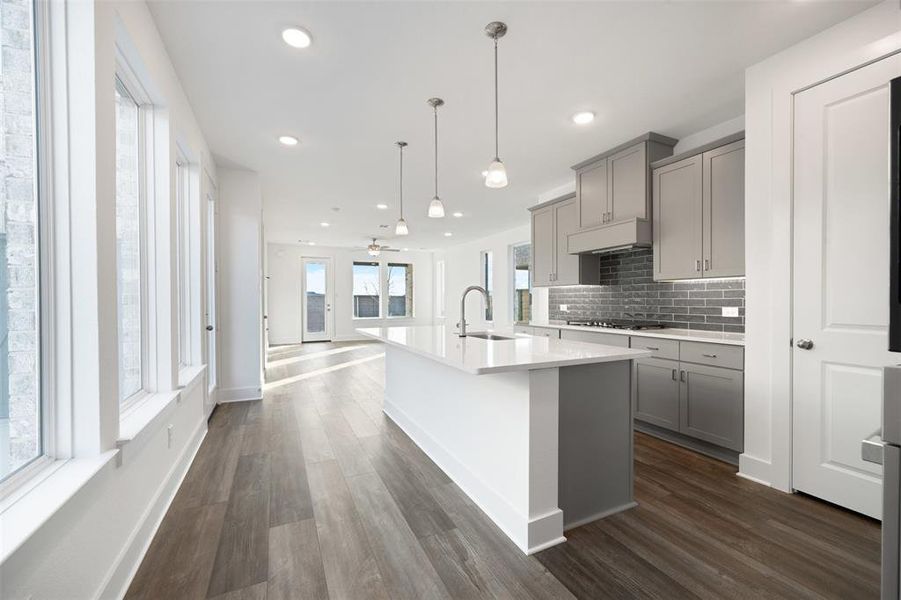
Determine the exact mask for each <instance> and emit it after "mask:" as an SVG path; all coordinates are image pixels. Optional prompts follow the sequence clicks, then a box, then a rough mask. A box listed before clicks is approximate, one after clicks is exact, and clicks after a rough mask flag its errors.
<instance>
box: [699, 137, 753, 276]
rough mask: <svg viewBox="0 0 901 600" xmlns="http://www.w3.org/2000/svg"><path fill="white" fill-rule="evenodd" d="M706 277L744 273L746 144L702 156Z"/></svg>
mask: <svg viewBox="0 0 901 600" xmlns="http://www.w3.org/2000/svg"><path fill="white" fill-rule="evenodd" d="M703 160H704V225H703V231H704V264H703V266H702V269H703V270H704V276H705V277H734V276H741V275H744V274H745V141H744V140H739V141H737V142H733V143H731V144H727V145H725V146H722V147H720V148H716V149H714V150H710V151H709V152H705V153H704V154H703Z"/></svg>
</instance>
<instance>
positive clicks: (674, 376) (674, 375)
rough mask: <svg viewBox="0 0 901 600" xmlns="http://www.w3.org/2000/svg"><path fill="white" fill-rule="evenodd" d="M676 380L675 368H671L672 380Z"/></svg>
mask: <svg viewBox="0 0 901 600" xmlns="http://www.w3.org/2000/svg"><path fill="white" fill-rule="evenodd" d="M675 380H676V369H673V381H675Z"/></svg>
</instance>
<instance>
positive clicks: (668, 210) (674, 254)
mask: <svg viewBox="0 0 901 600" xmlns="http://www.w3.org/2000/svg"><path fill="white" fill-rule="evenodd" d="M701 163H702V161H701V156H700V155H699V156H691V157H689V158H686V159H685V160H680V161H679V162H675V163H672V164H669V165H666V166H664V167H660V168H658V169H654V176H653V187H654V279H655V280H658V279H692V278H696V277H701V222H702V216H701V207H702V201H701V195H702V191H701V188H702V186H701V172H702V170H701Z"/></svg>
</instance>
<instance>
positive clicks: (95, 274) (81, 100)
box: [0, 2, 216, 599]
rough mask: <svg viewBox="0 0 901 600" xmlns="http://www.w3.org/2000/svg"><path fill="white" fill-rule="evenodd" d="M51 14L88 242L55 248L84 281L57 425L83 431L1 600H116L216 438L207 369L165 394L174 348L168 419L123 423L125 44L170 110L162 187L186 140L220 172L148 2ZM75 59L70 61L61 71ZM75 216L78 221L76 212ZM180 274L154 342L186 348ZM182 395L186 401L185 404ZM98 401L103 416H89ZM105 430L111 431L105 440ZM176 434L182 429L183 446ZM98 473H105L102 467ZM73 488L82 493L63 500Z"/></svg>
mask: <svg viewBox="0 0 901 600" xmlns="http://www.w3.org/2000/svg"><path fill="white" fill-rule="evenodd" d="M49 5H50V6H51V8H52V10H51V21H52V28H53V29H52V30H53V37H52V40H53V44H52V56H53V57H54V63H53V65H54V66H53V68H52V72H53V75H54V77H56V76H57V75H59V74H60V71H57V69H60V68H61V67H62V65H63V64H65V68H66V69H67V70H68V71H67V72H63V73H62V74H64V75H66V77H65V78H63V79H62V80H57V82H59V83H62V82H63V81H65V82H66V83H67V84H68V87H66V86H65V85H57V86H56V87H55V88H54V90H53V91H52V93H53V99H54V100H55V101H56V100H59V101H65V102H67V104H60V105H59V106H58V107H57V108H58V109H59V110H61V111H63V110H64V111H65V113H66V114H63V115H60V114H58V113H57V112H54V121H53V123H50V124H49V125H48V127H49V128H51V129H52V130H53V134H54V142H55V146H54V148H53V151H54V156H55V157H56V158H58V159H59V158H64V159H65V163H64V164H59V163H57V165H55V166H56V167H57V169H55V170H54V173H53V176H54V182H55V183H57V184H59V185H57V186H56V187H55V188H54V189H53V190H52V191H53V202H54V210H57V211H61V212H60V213H57V217H60V218H62V217H67V219H66V224H68V225H70V226H71V227H72V230H73V231H74V232H75V233H74V235H73V239H72V240H71V243H70V244H69V245H67V246H65V248H63V247H62V246H58V247H56V248H55V249H54V250H55V251H57V252H62V253H63V254H62V255H57V257H58V258H60V257H61V256H65V257H67V258H68V260H70V261H71V264H72V265H73V271H74V274H75V277H74V280H75V281H77V282H78V284H77V287H74V288H73V289H72V290H67V289H63V290H61V292H71V298H72V299H74V301H73V303H72V305H71V306H67V305H66V304H65V303H64V302H62V303H61V302H57V303H56V305H55V306H54V307H53V308H54V310H55V313H54V314H55V316H56V318H57V319H58V320H59V323H62V324H68V327H67V328H66V332H60V333H59V338H58V340H57V341H58V342H59V343H58V344H57V345H56V346H57V347H56V350H57V356H56V357H55V358H60V357H62V358H66V359H67V360H66V362H62V360H61V361H60V363H58V364H57V365H56V366H57V368H58V369H59V370H58V372H57V374H58V380H57V381H55V382H54V384H55V387H56V388H57V391H58V392H63V393H59V394H58V405H57V409H58V410H57V411H56V412H57V414H56V416H57V418H59V419H65V418H70V419H71V420H70V421H69V422H68V424H69V427H70V429H67V430H64V431H59V432H58V433H59V436H58V439H59V442H60V443H59V445H58V447H57V452H58V455H57V456H58V457H60V458H67V460H59V461H57V462H58V464H59V466H58V469H57V470H56V471H55V472H53V473H52V474H50V475H49V476H48V477H47V478H46V479H44V480H42V481H41V482H40V483H39V484H37V486H36V487H35V488H34V489H33V490H31V492H29V493H28V494H26V495H25V496H24V497H23V499H22V500H19V503H22V504H21V506H24V507H25V509H26V512H27V513H30V514H34V513H35V512H38V511H40V510H42V509H44V508H46V509H47V511H48V514H50V516H49V518H48V519H47V520H46V521H43V522H42V523H41V524H40V525H39V526H37V528H36V530H35V531H34V533H32V534H31V535H30V536H29V537H27V538H26V539H25V540H24V542H22V543H21V544H20V545H17V546H16V547H15V549H14V550H12V549H11V547H8V546H7V545H6V543H7V541H8V537H7V536H8V535H9V534H10V530H12V529H16V528H19V527H21V526H22V523H21V522H17V523H15V524H14V525H15V526H13V524H10V523H9V522H7V523H6V525H4V524H2V523H0V537H2V539H3V550H4V551H7V550H11V552H10V553H9V555H8V556H7V557H6V559H5V560H4V561H3V563H2V565H0V597H3V598H10V599H13V598H35V599H39V598H94V597H104V598H107V597H109V598H115V597H121V596H122V595H123V594H124V591H125V588H126V586H127V584H128V581H129V580H130V578H131V576H132V574H133V572H134V570H135V569H136V567H137V566H138V564H139V562H140V559H141V557H142V556H143V553H144V552H145V550H146V548H147V545H148V544H149V542H150V539H151V537H152V535H153V533H154V531H155V530H156V527H157V525H158V523H159V521H160V519H161V518H162V516H163V514H164V513H165V511H166V508H167V506H168V504H169V502H170V500H171V498H172V496H173V494H174V492H175V489H176V487H177V485H178V483H179V482H180V480H181V478H182V476H183V475H184V473H185V471H186V469H187V466H188V464H189V462H190V460H191V458H192V457H193V455H194V452H195V451H196V449H197V447H198V445H199V443H200V441H201V440H202V438H203V435H204V433H205V431H206V420H205V418H204V411H203V407H204V399H205V396H206V391H207V386H206V383H205V381H204V380H203V376H202V369H200V368H198V370H197V371H195V376H194V377H192V378H191V384H190V385H189V388H186V389H184V390H182V391H180V392H173V391H169V392H165V390H172V388H174V387H175V385H176V379H177V377H176V372H175V371H176V366H175V362H177V358H176V357H175V355H174V353H173V352H165V351H163V352H161V353H160V354H159V357H160V358H168V359H169V360H170V363H171V364H169V365H156V370H155V375H156V378H155V382H154V383H155V385H156V386H159V387H158V389H159V390H160V391H163V392H164V393H162V394H153V395H152V396H153V398H154V402H159V403H160V406H161V407H162V409H161V410H160V411H159V412H158V413H156V416H155V417H154V418H153V419H150V420H148V422H146V423H145V424H144V426H143V427H141V428H140V432H139V433H136V431H135V430H133V429H130V428H129V427H130V426H129V424H128V419H126V420H123V421H120V419H119V410H118V398H117V394H116V386H115V384H114V382H115V381H116V369H115V365H116V359H115V356H116V337H115V336H116V333H115V330H116V325H115V323H116V319H115V316H112V317H111V316H110V312H111V307H114V306H115V275H114V272H115V270H114V269H115V265H114V258H115V227H114V224H115V202H114V195H115V160H114V156H115V128H114V123H115V110H114V104H113V91H114V77H115V56H116V44H117V43H118V44H119V45H120V46H124V48H123V49H124V51H125V53H126V55H127V58H128V61H129V64H130V66H131V67H132V68H133V69H134V70H135V71H137V72H138V75H139V76H141V77H142V78H144V77H146V78H147V80H148V81H149V82H150V84H151V86H150V87H151V88H152V89H151V90H148V91H150V92H151V93H152V95H153V97H154V102H155V103H157V101H159V105H158V108H160V109H161V113H164V116H162V115H161V119H160V120H159V122H158V123H157V127H158V128H157V129H155V131H156V133H158V134H159V133H165V135H166V136H167V137H168V139H169V141H170V142H171V143H170V145H169V148H168V149H167V148H165V147H164V148H161V149H160V151H159V154H158V155H157V156H156V158H157V159H158V160H159V161H160V162H159V163H158V171H157V175H158V178H157V180H156V183H162V184H169V183H171V182H172V181H174V176H173V173H174V169H175V164H174V152H173V150H174V144H175V140H176V139H178V140H179V141H180V142H181V143H183V144H184V145H186V146H187V147H188V148H189V149H190V151H191V154H192V156H193V157H194V158H195V159H196V160H197V165H196V166H197V168H198V170H200V171H206V172H207V173H209V175H210V176H212V177H213V178H215V176H216V170H215V166H214V164H213V162H212V160H211V159H210V155H209V151H208V148H207V144H206V142H205V140H204V138H203V135H202V133H201V131H200V128H199V126H198V125H197V121H196V119H195V117H194V114H193V111H192V108H191V106H190V104H189V102H188V100H187V98H186V96H185V94H184V92H183V90H182V89H181V86H180V84H179V81H178V78H177V76H176V74H175V71H174V68H173V67H172V64H171V63H170V61H169V58H168V55H167V53H166V50H165V48H164V46H163V44H162V41H161V39H160V38H159V34H158V32H157V29H156V25H155V23H154V22H153V19H152V18H151V16H150V13H149V11H148V10H147V7H146V5H145V4H144V3H143V2H121V3H120V2H99V3H89V2H72V3H66V4H63V3H49ZM53 15H55V16H53ZM64 53H67V54H65V56H64V58H65V59H66V60H65V63H63V62H62V61H56V58H63V55H64ZM54 110H57V109H54ZM57 117H59V118H57ZM59 127H67V128H68V129H67V131H65V133H66V134H67V135H68V136H69V137H67V138H66V137H57V134H58V133H63V132H60V131H58V128H59ZM169 159H173V160H171V161H170V160H169ZM65 164H68V166H69V169H70V170H69V171H68V172H67V171H66V170H65V168H64V167H65ZM167 165H168V170H167V169H166V166H167ZM167 171H168V172H167ZM208 185H209V183H208V180H207V178H206V177H202V178H201V191H202V193H204V194H205V190H206V187H207V186H208ZM160 189H162V190H163V191H162V192H161V193H159V194H158V195H157V196H156V200H155V202H156V205H157V206H156V207H157V209H158V210H157V212H156V214H155V215H153V216H152V217H151V218H152V219H163V220H165V219H170V218H171V221H170V224H171V223H174V215H175V212H174V209H173V206H174V202H175V200H174V193H173V191H174V190H173V187H172V186H171V185H168V186H166V185H163V186H162V187H161V188H160ZM167 189H168V190H169V194H168V200H169V202H168V203H167V202H166V199H167V197H166V196H167V195H166V191H165V190H167ZM204 206H205V204H204ZM69 208H70V209H71V211H72V212H71V214H65V213H63V212H62V211H63V210H67V209H69ZM156 224H157V225H160V226H161V227H162V230H161V231H158V232H157V233H158V234H159V238H158V239H159V240H163V241H162V243H158V244H157V247H156V248H154V252H155V254H154V259H155V260H156V261H158V262H159V261H160V260H163V261H165V260H171V257H172V256H173V254H174V245H175V242H176V240H175V238H174V236H170V237H169V238H168V239H169V242H170V243H169V244H168V245H167V244H166V243H165V239H167V237H166V236H167V234H171V233H172V232H171V230H170V228H169V227H166V226H165V223H162V222H160V221H157V223H156ZM65 252H69V254H68V255H66V254H65ZM62 263H63V261H60V262H57V263H56V265H55V266H56V268H57V269H59V270H64V269H65V268H66V265H65V264H62ZM169 266H170V267H171V266H173V265H172V264H170V265H169ZM174 272H175V271H174V269H172V270H171V271H170V270H169V269H168V268H167V267H166V265H165V264H160V265H159V269H158V271H157V272H156V276H160V275H165V276H166V278H167V279H168V280H167V281H165V282H163V281H155V285H156V286H157V287H156V290H157V292H158V295H157V296H156V297H155V298H154V300H155V301H156V302H157V303H163V304H165V306H163V308H162V309H161V311H160V312H159V313H157V314H155V315H154V318H155V320H156V321H157V322H158V325H159V326H158V327H157V328H156V329H155V330H154V333H155V334H156V337H157V338H158V341H159V342H160V343H162V344H171V345H172V349H173V350H174V332H175V322H174V318H172V317H173V315H172V314H171V301H173V300H174V298H173V295H174V287H173V285H174V284H173V278H174ZM57 274H58V273H57ZM91 278H93V282H92V281H91ZM92 284H93V285H92ZM67 311H68V312H67ZM112 312H113V315H114V311H112ZM167 319H168V321H167ZM59 323H58V324H59ZM61 329H62V328H61ZM167 332H168V333H169V335H167ZM68 342H71V343H72V345H73V351H74V354H75V356H73V357H68V355H67V354H66V351H65V348H68V345H67V343H68ZM70 358H71V361H69V359H70ZM98 381H99V382H100V383H99V384H98V383H97V382H98ZM176 396H178V397H179V399H180V401H179V402H176V401H175V398H176ZM68 400H71V405H69V404H68V402H67V401H68ZM88 405H90V406H91V409H90V410H84V409H85V408H86V407H87V406H88ZM67 411H71V414H68V412H67ZM61 422H62V421H61ZM99 423H103V427H102V428H101V429H102V431H101V432H100V434H98V433H97V431H98V425H99ZM169 425H171V426H172V432H173V436H172V440H171V444H169V443H168V442H169V441H168V435H167V427H168V426H169ZM73 432H74V433H73ZM70 434H71V436H70ZM78 438H81V440H82V441H79V439H78ZM86 438H90V440H89V441H86ZM92 465H93V466H98V467H99V470H96V472H95V471H94V470H92ZM58 475H59V477H58ZM75 475H77V477H76V476H75ZM76 484H77V485H76ZM61 488H66V489H67V490H68V493H71V494H72V495H71V496H70V495H68V493H67V494H63V493H58V492H59V490H60V489H61ZM19 503H16V504H19ZM57 504H59V508H56V505H57ZM48 507H49V508H48ZM14 509H15V505H14V506H13V507H12V508H9V509H7V512H4V515H3V518H8V515H9V514H11V512H10V511H12V512H15V511H14Z"/></svg>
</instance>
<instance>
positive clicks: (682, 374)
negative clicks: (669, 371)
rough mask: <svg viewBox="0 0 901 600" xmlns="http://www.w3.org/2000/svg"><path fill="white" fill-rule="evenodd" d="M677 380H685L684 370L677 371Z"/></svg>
mask: <svg viewBox="0 0 901 600" xmlns="http://www.w3.org/2000/svg"><path fill="white" fill-rule="evenodd" d="M679 381H685V371H679Z"/></svg>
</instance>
